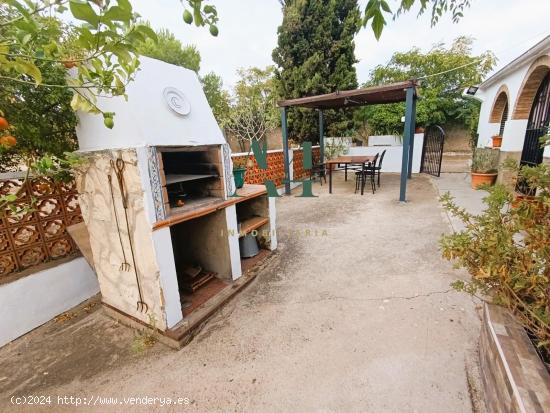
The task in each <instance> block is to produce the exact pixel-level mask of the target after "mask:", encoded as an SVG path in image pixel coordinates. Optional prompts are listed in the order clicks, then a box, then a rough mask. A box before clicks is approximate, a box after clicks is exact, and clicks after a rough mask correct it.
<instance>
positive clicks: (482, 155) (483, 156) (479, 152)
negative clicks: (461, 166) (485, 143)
mask: <svg viewBox="0 0 550 413" xmlns="http://www.w3.org/2000/svg"><path fill="white" fill-rule="evenodd" d="M498 156H499V151H495V150H493V149H490V148H475V149H474V152H473V154H472V172H474V173H479V174H492V173H496V172H497V171H498Z"/></svg>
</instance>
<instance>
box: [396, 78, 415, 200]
mask: <svg viewBox="0 0 550 413" xmlns="http://www.w3.org/2000/svg"><path fill="white" fill-rule="evenodd" d="M414 92H415V89H414V87H408V88H407V89H406V103H405V105H406V111H405V130H404V131H403V158H402V159H401V186H400V188H399V201H401V202H406V201H407V178H408V175H409V155H410V154H411V150H410V145H411V135H412V132H413V130H412V129H411V126H412V124H413V122H414V120H413V112H414V106H415V96H414V94H415V93H414Z"/></svg>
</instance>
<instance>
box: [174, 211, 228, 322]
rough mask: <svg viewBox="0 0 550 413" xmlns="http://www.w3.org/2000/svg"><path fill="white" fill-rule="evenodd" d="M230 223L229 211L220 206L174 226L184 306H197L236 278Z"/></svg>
mask: <svg viewBox="0 0 550 413" xmlns="http://www.w3.org/2000/svg"><path fill="white" fill-rule="evenodd" d="M226 225H227V224H226V219H225V211H224V210H219V211H215V212H212V213H210V214H208V215H205V216H203V217H200V218H195V219H191V220H189V221H184V222H181V223H179V224H176V225H173V226H171V227H170V235H171V238H172V249H173V252H174V261H175V264H176V273H177V280H178V289H179V293H180V300H181V302H182V308H183V310H186V309H188V308H189V306H190V307H192V308H193V309H194V308H196V307H197V306H198V305H200V304H202V303H203V302H205V301H206V300H208V299H209V298H211V297H212V296H213V295H215V294H216V293H217V292H219V291H220V288H221V287H225V286H227V285H228V284H229V281H231V280H232V278H231V254H230V252H229V244H228V242H227V228H226ZM184 312H185V311H184Z"/></svg>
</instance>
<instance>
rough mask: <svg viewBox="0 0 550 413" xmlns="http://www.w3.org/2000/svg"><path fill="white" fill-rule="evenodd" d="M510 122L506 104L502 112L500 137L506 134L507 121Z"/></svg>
mask: <svg viewBox="0 0 550 413" xmlns="http://www.w3.org/2000/svg"><path fill="white" fill-rule="evenodd" d="M507 120H508V102H506V105H505V106H504V110H503V111H502V118H501V119H500V129H499V132H498V134H499V136H502V134H503V133H504V125H506V121H507Z"/></svg>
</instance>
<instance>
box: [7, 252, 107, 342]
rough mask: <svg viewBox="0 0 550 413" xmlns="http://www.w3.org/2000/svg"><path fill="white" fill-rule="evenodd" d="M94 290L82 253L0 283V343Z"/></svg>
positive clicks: (97, 290)
mask: <svg viewBox="0 0 550 413" xmlns="http://www.w3.org/2000/svg"><path fill="white" fill-rule="evenodd" d="M98 292H99V284H98V282H97V277H96V275H95V274H94V272H93V270H92V269H91V268H90V266H89V265H88V263H87V262H86V260H85V259H84V258H83V257H78V258H75V259H73V260H71V261H68V262H64V263H62V264H59V265H56V266H54V267H52V268H48V269H45V270H42V271H38V272H36V273H34V274H31V275H28V276H26V277H22V278H20V279H18V280H15V281H13V282H10V283H6V284H3V285H0V303H2V305H0V326H1V327H0V347H1V346H3V345H4V344H7V343H9V342H10V341H12V340H14V339H16V338H17V337H19V336H22V335H23V334H25V333H28V332H29V331H31V330H32V329H34V328H36V327H38V326H40V325H42V324H44V323H46V322H47V321H49V320H51V319H52V318H54V317H55V316H57V315H59V314H61V313H63V312H65V311H67V310H70V309H71V308H72V307H74V306H75V305H78V304H80V303H81V302H83V301H85V300H87V299H88V298H90V297H92V296H94V295H95V294H97V293H98Z"/></svg>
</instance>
